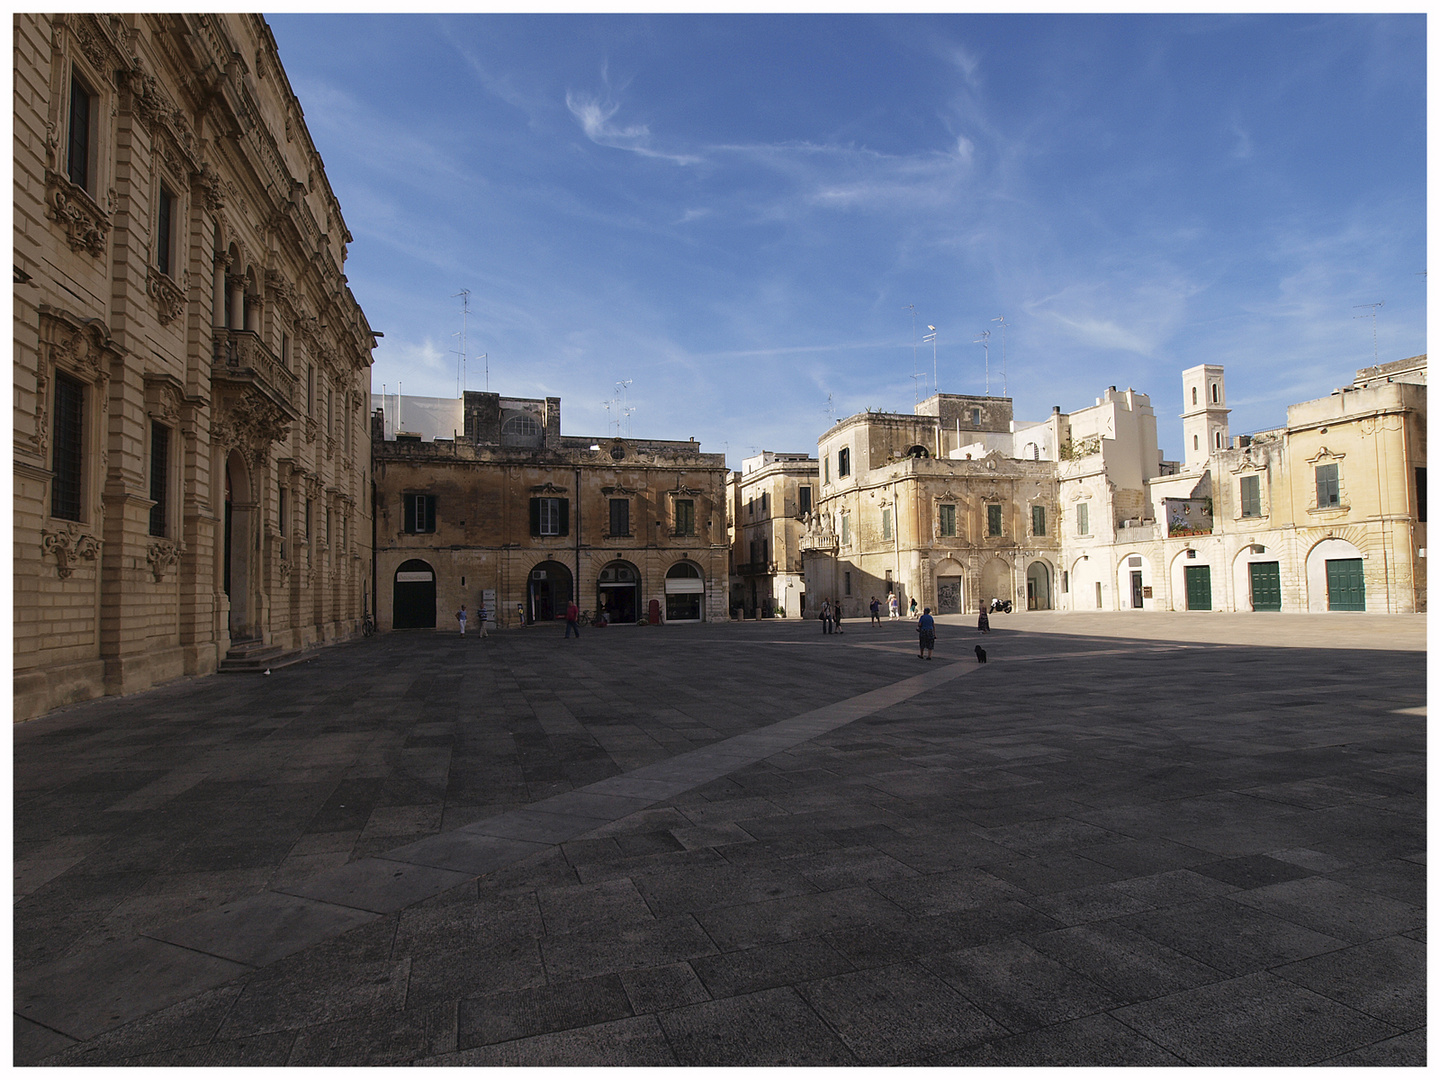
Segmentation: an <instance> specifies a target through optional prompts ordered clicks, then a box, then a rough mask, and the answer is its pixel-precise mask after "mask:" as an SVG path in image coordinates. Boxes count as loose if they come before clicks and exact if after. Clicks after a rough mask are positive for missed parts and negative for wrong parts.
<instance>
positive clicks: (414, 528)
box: [405, 495, 435, 533]
mask: <svg viewBox="0 0 1440 1080" xmlns="http://www.w3.org/2000/svg"><path fill="white" fill-rule="evenodd" d="M405 531H406V532H407V533H433V532H434V531H435V496H434V495H406V496H405Z"/></svg>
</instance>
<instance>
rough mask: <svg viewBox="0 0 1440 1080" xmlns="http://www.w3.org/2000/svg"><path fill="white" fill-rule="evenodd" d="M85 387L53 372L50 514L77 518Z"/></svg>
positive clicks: (78, 517) (83, 444) (81, 491)
mask: <svg viewBox="0 0 1440 1080" xmlns="http://www.w3.org/2000/svg"><path fill="white" fill-rule="evenodd" d="M84 455H85V386H84V384H83V383H81V382H80V381H78V380H77V379H72V378H70V376H68V375H65V374H62V373H61V372H58V371H57V372H56V373H55V432H54V438H53V439H52V445H51V453H50V468H51V470H52V471H53V472H54V476H53V477H51V480H50V516H51V517H57V518H63V519H65V520H66V521H79V520H81V517H80V509H81V496H82V493H83V488H84V472H85V470H84V461H85V459H84Z"/></svg>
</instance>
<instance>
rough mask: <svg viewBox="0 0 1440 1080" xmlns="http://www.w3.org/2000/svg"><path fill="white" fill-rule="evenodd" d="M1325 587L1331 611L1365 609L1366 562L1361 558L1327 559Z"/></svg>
mask: <svg viewBox="0 0 1440 1080" xmlns="http://www.w3.org/2000/svg"><path fill="white" fill-rule="evenodd" d="M1325 589H1326V592H1327V593H1328V594H1329V597H1330V610H1331V611H1364V610H1365V563H1364V561H1363V560H1361V559H1326V560H1325Z"/></svg>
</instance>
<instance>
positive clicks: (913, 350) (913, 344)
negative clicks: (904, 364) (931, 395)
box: [905, 304, 920, 405]
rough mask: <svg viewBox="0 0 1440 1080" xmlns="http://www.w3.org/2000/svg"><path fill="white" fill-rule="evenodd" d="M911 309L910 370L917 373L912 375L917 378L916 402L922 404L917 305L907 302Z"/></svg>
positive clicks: (907, 306)
mask: <svg viewBox="0 0 1440 1080" xmlns="http://www.w3.org/2000/svg"><path fill="white" fill-rule="evenodd" d="M905 307H906V308H909V309H910V370H911V371H913V372H914V373H915V374H913V375H911V376H910V377H911V378H912V379H914V380H915V404H916V405H919V404H920V346H919V344H918V342H917V340H916V337H915V305H914V304H906V305H905Z"/></svg>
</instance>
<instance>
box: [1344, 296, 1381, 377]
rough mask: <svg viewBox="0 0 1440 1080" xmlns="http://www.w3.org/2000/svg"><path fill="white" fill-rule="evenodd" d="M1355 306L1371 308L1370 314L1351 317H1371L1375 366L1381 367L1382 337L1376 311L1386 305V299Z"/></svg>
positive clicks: (1352, 316)
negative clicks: (1376, 322)
mask: <svg viewBox="0 0 1440 1080" xmlns="http://www.w3.org/2000/svg"><path fill="white" fill-rule="evenodd" d="M1355 306H1356V307H1357V308H1362V307H1363V308H1369V309H1370V314H1369V315H1351V316H1350V317H1351V318H1352V319H1369V320H1370V338H1371V340H1372V341H1373V342H1374V345H1375V366H1376V367H1379V366H1380V337H1379V332H1378V331H1377V330H1376V329H1375V313H1376V311H1377V309H1379V308H1382V307H1384V306H1385V301H1384V300H1381V301H1380V302H1379V303H1378V304H1356V305H1355Z"/></svg>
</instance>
